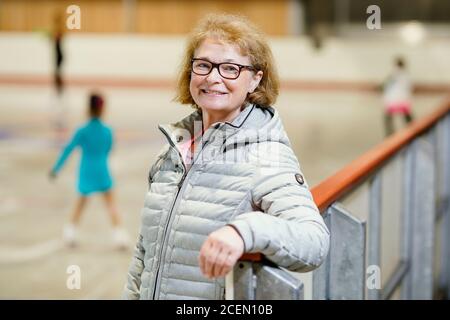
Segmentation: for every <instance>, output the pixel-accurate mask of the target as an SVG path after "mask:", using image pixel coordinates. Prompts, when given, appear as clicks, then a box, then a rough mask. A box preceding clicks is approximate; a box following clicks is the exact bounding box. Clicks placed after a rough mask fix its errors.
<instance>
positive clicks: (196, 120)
mask: <svg viewBox="0 0 450 320" xmlns="http://www.w3.org/2000/svg"><path fill="white" fill-rule="evenodd" d="M254 109H255V105H253V104H248V105H247V106H246V107H245V108H244V110H242V111H241V112H240V113H239V115H238V116H237V117H236V118H234V119H233V120H232V121H231V122H229V121H225V122H216V123H214V124H212V125H211V127H210V128H208V129H207V130H206V131H205V132H204V133H203V137H202V138H203V140H204V141H208V140H209V138H210V137H211V135H212V134H213V133H214V131H215V130H224V131H225V135H224V137H225V139H226V138H227V136H229V135H232V134H233V133H234V132H235V131H236V130H237V129H239V128H241V127H242V126H243V125H244V123H245V122H246V121H247V119H248V118H249V116H250V114H251V113H252V111H253V110H254ZM158 128H159V130H161V132H162V133H163V134H164V135H165V136H166V138H167V140H168V142H169V144H170V145H172V146H173V147H175V148H177V149H179V147H178V145H179V144H181V143H183V142H185V141H186V139H191V138H192V137H193V136H196V135H198V134H199V133H200V131H201V130H202V129H203V121H202V111H201V109H198V110H196V111H194V112H192V113H191V114H190V115H188V116H187V117H185V118H183V119H182V120H180V121H178V122H176V123H172V124H160V125H158Z"/></svg>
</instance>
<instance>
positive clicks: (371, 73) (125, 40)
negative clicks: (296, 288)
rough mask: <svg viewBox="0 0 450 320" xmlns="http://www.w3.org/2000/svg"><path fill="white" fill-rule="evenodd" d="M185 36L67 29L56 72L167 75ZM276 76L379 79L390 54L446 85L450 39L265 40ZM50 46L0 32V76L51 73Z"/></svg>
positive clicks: (33, 36) (42, 39)
mask: <svg viewBox="0 0 450 320" xmlns="http://www.w3.org/2000/svg"><path fill="white" fill-rule="evenodd" d="M185 40H186V38H185V37H182V36H170V37H168V36H164V37H162V36H142V35H129V34H126V35H117V34H114V35H113V34H111V35H108V34H70V35H67V36H66V37H65V40H64V43H63V50H64V53H65V62H64V66H63V72H64V74H65V75H66V76H69V77H71V76H74V77H90V76H94V77H112V78H125V79H129V78H131V79H161V78H162V79H173V78H175V77H176V70H177V66H178V65H179V63H180V61H181V56H182V53H183V47H184V44H185ZM269 41H270V44H271V47H272V50H273V53H274V55H275V59H276V63H277V65H278V68H279V72H280V77H281V78H282V79H283V80H314V81H363V82H379V81H382V80H383V79H384V78H385V77H386V75H387V74H388V73H389V71H390V69H391V65H392V59H393V58H394V57H395V56H397V55H403V56H404V57H405V58H406V61H407V63H408V67H409V70H410V73H411V76H412V78H413V80H414V81H415V82H420V83H421V84H450V60H449V59H448V57H450V41H448V40H445V39H443V38H441V39H429V40H426V41H425V42H424V43H422V44H421V45H420V46H415V47H412V46H408V45H406V44H404V43H402V42H400V41H395V39H392V38H390V39H367V40H361V39H337V38H330V39H328V40H327V41H326V42H325V44H324V47H323V48H322V50H320V51H315V50H314V49H313V48H312V46H311V42H310V41H309V39H307V38H304V37H299V38H269ZM52 50H53V45H52V43H51V41H50V39H49V38H48V37H47V36H46V35H45V34H44V33H38V32H36V33H13V32H10V33H9V32H8V33H0V76H4V75H24V76H26V75H33V76H47V75H49V74H51V71H52V63H53V51H52Z"/></svg>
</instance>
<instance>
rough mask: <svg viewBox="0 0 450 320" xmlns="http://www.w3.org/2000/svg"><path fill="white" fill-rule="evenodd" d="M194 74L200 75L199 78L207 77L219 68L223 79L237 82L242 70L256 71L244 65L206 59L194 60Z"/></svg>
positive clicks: (192, 61)
mask: <svg viewBox="0 0 450 320" xmlns="http://www.w3.org/2000/svg"><path fill="white" fill-rule="evenodd" d="M191 63H192V66H191V67H192V72H193V73H195V74H198V75H199V76H206V75H208V74H210V73H211V71H212V70H213V69H214V68H217V70H218V71H219V74H220V76H221V77H222V78H225V79H229V80H235V79H237V78H239V75H240V74H241V71H242V69H248V70H252V71H254V70H255V68H254V67H252V66H244V65H242V64H237V63H231V62H222V63H213V62H211V61H208V60H205V59H197V58H194V59H192V60H191Z"/></svg>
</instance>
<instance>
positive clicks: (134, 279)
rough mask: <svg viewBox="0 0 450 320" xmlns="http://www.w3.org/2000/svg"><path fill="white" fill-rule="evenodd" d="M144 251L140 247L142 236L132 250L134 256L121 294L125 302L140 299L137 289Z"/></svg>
mask: <svg viewBox="0 0 450 320" xmlns="http://www.w3.org/2000/svg"><path fill="white" fill-rule="evenodd" d="M144 254H145V250H144V247H143V246H142V235H141V234H139V238H138V240H137V243H136V247H135V249H134V254H133V257H132V259H131V263H130V266H129V268H128V279H127V283H126V285H125V288H124V290H123V293H122V298H123V299H127V300H138V299H139V298H140V291H139V288H140V287H141V274H142V271H143V270H144Z"/></svg>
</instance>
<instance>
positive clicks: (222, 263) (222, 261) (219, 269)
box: [212, 248, 230, 278]
mask: <svg viewBox="0 0 450 320" xmlns="http://www.w3.org/2000/svg"><path fill="white" fill-rule="evenodd" d="M229 255H230V252H229V251H228V250H226V249H224V248H222V249H221V250H220V252H219V254H218V255H217V259H216V262H215V264H214V266H213V270H212V275H213V277H215V278H217V277H220V275H221V274H222V273H223V269H224V268H225V267H226V262H227V259H228V256H229Z"/></svg>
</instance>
